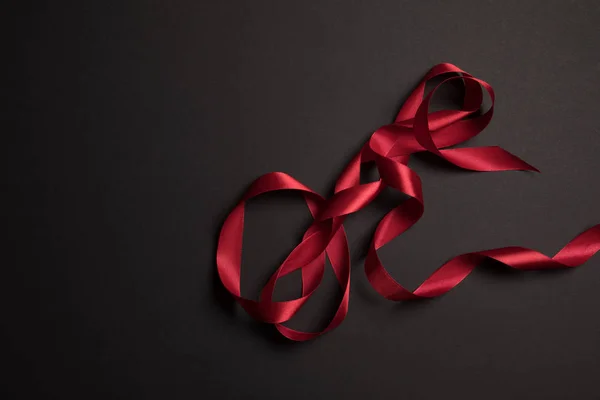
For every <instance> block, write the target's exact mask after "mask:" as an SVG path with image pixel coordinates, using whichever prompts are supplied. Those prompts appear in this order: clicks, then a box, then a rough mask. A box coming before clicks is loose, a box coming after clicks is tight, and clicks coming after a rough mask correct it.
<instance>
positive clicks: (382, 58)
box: [0, 0, 600, 400]
mask: <svg viewBox="0 0 600 400" xmlns="http://www.w3.org/2000/svg"><path fill="white" fill-rule="evenodd" d="M44 3H45V4H44ZM3 14H4V16H8V18H9V19H10V20H11V21H10V22H11V24H10V25H8V26H9V32H8V34H7V35H5V38H8V40H9V42H10V43H9V46H8V47H5V49H4V50H5V52H4V54H5V58H4V62H3V63H4V64H5V65H8V67H9V68H10V67H13V68H11V72H9V73H6V74H4V76H3V80H5V83H4V84H3V87H4V88H5V89H3V92H4V93H3V97H4V98H5V100H7V101H8V104H7V106H6V107H3V110H2V119H3V126H4V128H3V137H4V140H5V143H6V142H7V143H8V146H3V147H4V148H5V150H6V149H8V152H9V155H8V157H5V163H7V164H8V165H7V167H6V169H5V170H6V171H7V172H8V173H9V176H8V178H5V179H4V182H3V186H4V187H5V189H6V190H5V191H4V192H5V193H6V195H3V197H4V199H3V203H5V206H4V207H3V220H4V221H5V222H4V223H3V224H2V225H3V227H4V229H5V230H6V233H8V234H9V236H10V240H9V241H8V242H5V246H6V251H4V252H3V253H5V255H4V258H3V261H2V266H3V269H4V270H5V271H6V274H7V275H8V277H9V278H8V277H5V278H2V281H3V284H4V285H3V286H6V287H5V288H4V289H3V290H2V296H3V299H2V309H3V310H2V318H1V319H0V320H1V321H2V330H3V335H4V340H3V342H2V343H3V346H5V347H6V348H7V350H6V351H3V353H2V356H1V358H2V361H3V362H4V363H6V364H7V366H8V367H9V373H8V374H6V373H5V374H4V375H3V377H2V381H3V389H4V391H6V392H8V393H9V395H8V396H5V397H3V398H7V399H8V398H39V399H54V398H55V399H70V398H78V399H93V398H102V399H112V398H115V399H116V398H119V399H121V398H122V399H138V398H139V399H202V398H215V399H216V398H223V399H265V400H266V399H286V400H288V399H289V400H295V399H334V398H351V399H362V398H371V399H383V398H386V399H389V398H405V399H411V400H412V399H490V400H492V399H532V398H533V399H567V398H577V399H598V398H600V388H599V387H598V376H599V375H600V361H599V359H600V319H599V318H598V306H599V305H600V300H599V293H600V258H599V257H598V256H597V257H595V258H593V259H592V260H590V261H589V262H588V263H587V264H586V265H584V266H583V267H581V268H578V269H576V270H572V271H566V272H551V273H517V272H513V271H510V270H507V269H506V268H503V267H502V266H496V265H483V266H482V267H481V268H479V269H478V270H477V271H476V272H475V273H473V274H472V275H471V276H470V277H469V278H468V279H467V280H466V281H465V282H463V283H462V284H461V285H460V286H459V287H458V288H456V289H455V290H454V291H452V292H451V293H449V294H448V295H447V296H444V297H442V298H439V299H436V300H432V301H428V302H421V303H403V304H394V303H392V302H387V301H385V300H383V299H382V298H380V297H378V295H377V294H376V293H375V292H374V291H373V290H372V289H371V288H370V286H369V285H368V283H367V281H366V279H365V276H364V272H363V262H362V259H361V257H362V256H363V254H364V252H365V248H366V244H367V242H368V240H369V238H370V236H371V235H372V233H373V229H374V226H375V224H376V222H377V221H378V220H379V218H380V217H381V216H382V215H383V214H384V213H385V212H386V211H387V210H389V209H390V207H391V205H392V204H395V203H394V199H393V198H384V199H382V200H381V201H378V202H377V203H376V204H373V205H371V206H369V207H368V209H366V210H363V211H362V212H360V213H359V214H357V215H355V216H353V217H351V218H349V220H348V222H347V224H346V229H347V231H348V234H349V240H350V246H351V251H352V256H353V282H352V294H351V301H350V312H349V314H348V317H347V319H346V321H345V322H344V323H343V324H342V325H341V326H340V327H339V328H338V329H337V330H335V331H334V332H332V333H330V334H328V335H326V336H324V337H322V338H320V339H318V340H315V341H312V342H308V343H304V344H294V343H290V342H286V341H285V340H282V339H280V338H278V337H277V335H275V334H274V330H273V329H272V328H271V327H270V326H265V325H261V324H258V323H256V322H253V321H251V320H250V319H249V318H248V317H247V316H245V314H244V313H243V312H242V311H241V310H240V309H238V308H237V306H234V305H233V304H232V303H231V301H230V298H229V297H228V296H227V294H226V293H225V291H224V290H223V289H222V288H221V286H220V284H219V283H218V280H217V277H216V274H215V269H216V268H215V263H214V253H215V247H216V238H217V234H218V230H219V228H220V225H221V223H222V221H223V219H224V218H225V216H226V214H227V212H228V211H229V210H230V209H231V207H232V206H233V205H234V204H235V202H236V201H237V199H238V198H239V196H240V195H241V193H242V192H243V190H244V189H245V188H246V187H247V185H248V184H249V183H250V182H251V181H252V180H253V179H254V178H256V177H258V176H259V175H261V174H263V173H266V172H269V171H275V170H280V171H285V172H288V173H290V174H292V175H293V176H295V177H297V178H298V179H300V180H301V181H302V182H304V183H305V184H307V185H309V186H310V187H312V188H313V189H315V190H317V191H319V192H321V193H323V194H327V195H329V194H330V190H331V188H332V185H333V182H334V180H335V178H336V177H337V175H338V174H339V172H340V171H341V168H342V167H343V166H344V165H345V163H346V162H347V161H348V160H349V159H350V157H351V156H352V155H353V154H354V153H355V152H356V151H357V150H358V149H359V148H360V146H361V144H362V143H363V142H364V141H365V140H366V139H367V138H368V136H369V135H370V132H372V131H373V130H374V129H376V128H377V127H379V126H380V125H383V124H386V123H389V122H390V121H391V120H392V118H393V117H394V116H395V113H396V112H397V110H398V108H399V106H400V105H401V103H402V102H403V101H404V99H405V97H406V96H407V94H408V93H409V91H410V90H411V89H412V88H413V87H414V85H415V84H416V83H417V82H418V80H419V79H420V78H421V76H422V75H423V74H424V73H425V72H426V71H427V70H428V69H429V68H430V67H431V66H432V65H434V64H436V63H439V62H444V61H447V62H452V63H455V64H457V65H458V66H460V67H461V68H464V69H465V70H467V71H469V72H470V73H472V74H474V75H475V76H477V77H480V78H482V79H484V80H486V81H488V82H489V83H491V84H492V85H493V86H494V88H495V90H496V93H497V96H498V101H497V109H496V114H495V116H494V119H493V121H492V123H491V125H490V126H489V127H488V129H486V130H485V132H484V133H482V134H481V135H480V136H478V137H477V138H475V139H474V140H472V141H471V142H470V144H475V145H500V146H502V147H504V148H505V149H507V150H509V151H511V152H513V153H514V154H516V155H518V156H520V157H522V158H523V159H525V160H526V161H528V162H529V163H531V164H533V165H535V166H536V167H538V168H539V169H540V170H541V171H542V174H532V173H518V172H515V173H510V172H508V173H488V174H477V173H468V172H461V171H458V170H457V169H453V168H449V167H447V166H446V165H444V164H441V163H439V162H435V160H433V161H432V160H431V157H429V158H427V157H425V158H421V159H415V160H414V161H413V162H412V164H411V165H412V166H414V167H415V169H416V170H417V171H418V172H419V174H420V175H421V177H422V179H423V183H424V194H425V201H426V211H425V215H424V217H423V219H422V220H421V221H420V222H419V223H418V224H417V225H416V226H415V227H414V228H413V229H411V230H410V231H409V232H408V233H407V234H405V235H403V236H402V237H401V238H399V239H397V240H395V241H394V242H393V243H391V244H390V245H388V246H387V247H385V248H384V249H383V250H382V251H381V254H382V259H383V261H384V263H385V265H386V266H387V267H388V269H389V270H390V271H391V272H392V273H393V274H394V276H395V277H396V278H397V279H398V280H399V281H400V282H402V283H403V284H406V285H407V286H408V287H410V288H414V287H416V285H417V284H418V283H420V281H421V280H423V279H424V278H425V277H427V276H428V275H429V274H430V273H431V272H432V271H433V270H434V269H435V268H437V267H438V266H439V265H440V264H441V263H442V262H443V261H445V260H446V259H448V258H449V257H451V256H453V255H456V254H460V253H462V252H466V251H471V250H483V249H487V248H493V247H500V246H506V245H521V246H526V247H531V248H534V249H538V250H540V251H543V252H545V253H547V254H550V255H552V254H554V252H555V251H557V250H558V249H559V248H561V247H562V246H563V245H564V244H566V243H567V242H568V241H569V240H570V239H571V238H572V237H574V236H575V235H576V234H577V233H579V232H580V231H582V230H584V229H586V228H589V227H590V226H592V225H593V224H595V223H598V222H600V208H599V207H598V205H599V204H600V185H599V184H598V181H599V174H600V173H599V171H600V157H599V154H600V139H599V136H598V135H599V134H600V128H599V125H600V118H599V113H598V107H599V105H600V103H599V100H598V99H599V88H600V52H599V51H598V49H599V48H600V33H599V32H600V31H599V28H598V26H600V2H598V1H596V0H589V1H542V0H540V1H524V0H520V1H500V0H497V1H481V0H478V1H471V2H466V1H455V2H452V1H435V2H433V1H432V2H430V1H399V0H389V1H377V2H367V1H364V2H358V1H350V2H344V1H322V0H321V1H311V2H307V1H302V2H293V3H292V2H279V1H271V2H262V1H259V2H257V1H248V2H245V1H234V2H232V1H212V2H204V1H195V0H187V1H183V0H180V1H162V2H159V1H137V2H134V1H127V2H122V1H110V2H109V1H96V2H91V1H88V2H84V1H73V2H71V4H61V3H60V2H38V3H37V4H26V2H18V3H17V5H15V6H9V9H8V10H5V12H4V13H3ZM5 26H7V25H5ZM13 51H15V53H14V56H13V53H12V52H13ZM6 89H8V90H6ZM451 92H452V91H451V90H449V91H448V95H449V96H450V95H451ZM442 97H443V96H442ZM308 221H309V220H308V212H307V211H306V209H305V206H304V205H303V203H302V201H301V200H300V199H299V198H295V197H293V196H281V195H276V196H270V197H265V198H261V199H259V200H257V201H255V202H253V203H251V204H250V205H249V207H248V214H247V225H246V235H245V248H244V251H245V252H244V267H243V280H242V288H243V289H242V290H243V293H244V294H245V295H247V296H256V295H257V293H258V290H259V288H260V286H261V284H262V283H263V282H264V279H265V277H266V276H268V274H269V273H270V271H272V270H273V268H274V267H276V265H277V262H278V261H281V260H282V257H284V256H285V255H286V254H287V252H288V251H289V250H291V248H292V247H293V246H294V244H295V243H297V241H298V240H299V236H300V234H301V233H302V231H303V229H304V228H305V227H306V224H307V223H308ZM13 275H15V276H14V278H16V279H13ZM297 291H298V285H297V281H294V280H293V279H291V280H286V282H285V284H284V288H283V291H282V293H283V292H287V293H283V294H282V295H285V294H287V295H292V294H294V293H297ZM338 292H339V290H338V289H337V287H336V284H335V281H334V280H333V278H332V274H331V273H329V272H328V276H327V280H326V282H325V285H324V286H323V287H322V288H321V290H319V293H318V294H317V297H318V298H316V299H314V301H311V303H310V304H309V306H308V307H307V309H306V310H303V311H302V313H301V315H299V316H298V318H297V319H295V320H294V321H293V323H292V326H293V327H298V328H306V329H310V328H318V327H319V326H322V324H323V322H324V319H323V317H320V316H319V315H321V314H323V313H325V315H326V313H327V312H328V311H330V310H331V308H332V305H334V302H335V300H336V298H337V297H336V296H337V295H338V294H339V293H338Z"/></svg>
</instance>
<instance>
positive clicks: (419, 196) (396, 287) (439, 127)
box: [216, 63, 600, 341]
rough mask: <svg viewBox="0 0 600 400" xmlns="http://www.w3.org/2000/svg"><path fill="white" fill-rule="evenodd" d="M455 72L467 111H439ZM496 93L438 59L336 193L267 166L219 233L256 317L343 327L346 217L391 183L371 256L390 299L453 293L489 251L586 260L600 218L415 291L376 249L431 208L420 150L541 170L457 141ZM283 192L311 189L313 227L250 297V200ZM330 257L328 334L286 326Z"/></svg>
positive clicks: (539, 263)
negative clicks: (291, 280) (547, 248)
mask: <svg viewBox="0 0 600 400" xmlns="http://www.w3.org/2000/svg"><path fill="white" fill-rule="evenodd" d="M440 75H444V76H445V79H444V80H443V81H442V82H441V83H439V84H438V85H437V86H436V87H435V88H434V89H433V90H432V91H431V92H430V93H429V94H427V95H426V94H425V86H426V84H427V82H428V81H430V80H431V79H433V78H435V77H437V76H440ZM454 80H459V81H460V82H461V83H462V84H463V85H464V95H463V104H462V107H461V108H460V109H459V110H441V111H434V112H430V110H429V108H430V102H431V99H432V97H433V95H434V94H435V92H436V91H437V90H438V89H439V88H440V87H441V86H442V85H444V84H446V83H448V82H451V81H454ZM483 90H485V91H486V92H487V93H488V95H489V97H490V99H491V101H492V105H491V107H490V108H489V109H488V110H487V111H485V112H482V111H481V108H482V103H483ZM494 101H495V94H494V90H493V89H492V87H491V86H490V85H489V84H488V83H487V82H485V81H483V80H481V79H478V78H475V77H473V76H472V75H470V74H469V73H467V72H465V71H463V70H461V69H460V68H458V67H456V66H455V65H452V64H448V63H443V64H438V65H436V66H434V67H433V68H432V69H431V70H430V71H429V72H428V73H427V74H426V75H425V76H424V77H423V79H422V80H421V81H420V82H419V84H418V85H417V87H416V88H415V89H414V90H413V92H412V93H411V94H410V96H409V97H408V99H407V101H406V102H405V103H404V105H403V106H402V108H401V109H400V111H399V113H398V116H397V117H396V119H395V121H394V123H392V124H390V125H385V126H382V127H381V128H379V129H377V130H376V131H375V132H374V133H373V134H372V136H371V137H370V139H369V140H368V141H367V143H365V144H364V146H363V147H362V149H361V150H360V151H359V153H358V154H357V155H356V156H355V157H354V158H353V159H352V160H351V161H350V163H349V164H348V165H347V166H346V168H345V169H344V170H343V172H342V174H341V175H340V176H339V178H338V180H337V182H336V185H335V190H334V194H333V196H331V197H330V198H328V199H325V198H323V197H322V196H321V195H319V194H318V193H316V192H314V191H313V190H311V189H310V188H308V187H307V186H305V185H304V184H302V183H301V182H299V181H297V180H296V179H294V178H293V177H291V176H290V175H288V174H285V173H283V172H271V173H267V174H265V175H263V176H261V177H259V178H258V179H256V180H255V181H254V182H253V183H252V185H251V186H250V188H249V189H248V190H247V191H246V193H245V195H244V196H243V198H242V200H241V201H240V202H239V203H238V204H237V205H236V206H235V207H234V209H233V210H232V211H231V213H230V214H229V215H228V216H227V218H226V220H225V222H224V223H223V227H222V229H221V234H220V236H219V242H218V246H217V254H216V258H217V269H218V273H219V277H220V279H221V281H222V283H223V285H224V286H225V288H226V289H227V290H228V291H229V292H230V293H231V295H232V296H233V297H234V299H235V300H236V301H237V302H238V303H239V304H240V305H241V306H242V307H243V308H244V309H245V310H246V312H248V313H249V314H250V315H251V316H252V317H253V318H255V319H257V320H259V321H263V322H267V323H271V324H274V325H275V327H276V328H277V330H279V332H280V333H281V334H282V335H284V336H285V337H287V338H289V339H291V340H296V341H305V340H309V339H312V338H315V337H317V336H320V335H322V334H324V333H326V332H328V331H330V330H332V329H335V328H336V327H337V326H339V324H340V323H341V322H342V321H343V320H344V318H345V317H346V314H347V313H348V302H349V296H350V256H349V250H348V241H347V238H346V232H345V231H344V226H343V222H344V219H345V218H346V216H347V215H349V214H352V213H355V212H357V211H360V210H361V209H362V208H364V207H365V206H366V205H368V204H369V203H370V202H371V201H373V199H375V198H376V197H377V196H378V195H379V193H380V192H381V191H382V190H383V189H384V188H385V187H391V188H393V189H395V190H398V191H400V192H402V193H404V194H405V195H407V196H408V199H407V200H405V201H403V202H402V203H400V204H399V205H398V206H397V207H395V208H394V209H392V210H391V211H390V212H388V213H387V214H386V215H385V216H384V217H383V218H382V219H381V221H380V222H379V224H378V226H377V228H376V230H375V234H374V235H373V240H372V241H371V244H370V246H369V249H368V253H367V256H366V260H365V272H366V274H367V278H368V280H369V282H370V283H371V285H372V286H373V288H374V289H375V290H376V291H377V292H378V293H379V294H381V295H382V296H383V297H385V298H387V299H389V300H394V301H400V300H414V299H420V298H431V297H437V296H440V295H442V294H445V293H446V292H448V291H449V290H451V289H452V288H454V287H455V286H456V285H458V284H459V283H460V282H462V280H463V279H465V278H466V277H467V276H468V275H469V274H470V273H471V271H473V270H474V269H475V267H476V266H477V265H479V264H481V263H482V261H484V260H485V259H487V258H489V259H493V260H496V261H499V262H501V263H503V264H505V265H507V266H508V267H511V268H515V269H520V270H532V269H537V270H542V269H555V268H572V267H576V266H579V265H581V264H583V263H585V262H586V261H587V260H588V259H589V258H591V257H592V256H593V255H594V254H595V253H596V252H598V251H599V250H600V225H596V226H594V227H592V228H590V229H588V230H586V231H584V232H583V233H581V234H579V235H578V236H577V237H576V238H574V239H573V240H571V241H570V242H569V243H568V244H567V245H566V246H565V247H564V248H563V249H561V250H560V251H559V252H558V253H557V254H556V255H555V256H554V257H547V256H545V255H544V254H541V253H539V252H537V251H534V250H531V249H526V248H523V247H514V246H513V247H502V248H498V249H492V250H485V251H478V252H472V253H466V254H461V255H459V256H456V257H454V258H452V259H450V260H449V261H447V262H446V263H445V264H444V265H442V266H441V267H439V268H438V269H437V270H436V271H435V272H433V274H431V275H430V276H429V277H428V278H427V279H425V281H424V282H423V283H422V284H421V285H420V286H419V287H418V288H417V289H415V290H414V291H410V290H407V289H405V288H404V287H403V286H402V285H400V284H399V283H398V282H397V281H396V280H395V279H394V278H393V277H392V276H391V275H390V274H389V273H388V271H387V270H386V269H385V267H384V266H383V265H382V263H381V260H380V259H379V256H378V255H377V250H379V249H380V248H381V247H383V246H385V245H386V244H387V243H389V242H390V241H391V240H392V239H394V238H396V237H397V236H399V235H401V234H402V233H403V232H405V231H406V230H407V229H409V228H410V227H411V226H412V225H414V224H415V223H416V222H417V221H418V220H419V219H420V218H421V216H422V215H423V211H424V202H423V191H422V187H421V179H420V177H419V175H417V173H416V172H414V171H413V170H412V169H411V168H409V167H408V161H409V158H410V155H411V154H413V153H417V152H422V151H427V152H430V153H433V154H435V155H436V156H438V157H440V158H443V159H444V160H446V161H447V162H449V163H451V164H454V165H455V166H457V167H459V168H463V169H467V170H472V171H481V172H491V171H510V170H520V171H534V172H539V171H538V170H537V169H536V168H535V167H533V166H531V165H529V164H528V163H526V162H525V161H523V160H521V159H520V158H518V157H517V156H515V155H513V154H511V153H509V152H508V151H506V150H504V149H502V148H500V147H497V146H488V147H464V148H449V147H451V146H454V145H457V144H459V143H462V142H464V141H466V140H468V139H470V138H472V137H474V136H476V135H478V134H479V133H480V132H481V131H482V130H483V129H485V127H486V126H487V125H488V124H489V123H490V121H491V119H492V115H493V112H494ZM369 162H374V163H375V165H376V166H377V170H378V171H379V176H380V178H379V180H377V181H375V182H369V183H364V184H361V183H360V173H361V168H362V166H363V164H365V163H369ZM278 190H291V191H294V192H297V193H299V194H300V195H301V196H303V198H304V200H305V201H306V204H307V206H308V209H309V211H310V213H311V215H312V216H313V219H314V222H313V223H312V225H310V227H309V228H308V229H307V230H306V232H305V233H304V236H303V238H302V241H301V242H300V243H299V244H298V246H296V248H294V249H293V250H292V251H291V252H290V254H289V255H288V257H287V258H286V259H285V260H284V261H283V263H282V264H281V266H279V268H278V269H277V270H276V271H275V272H274V274H273V275H272V276H271V278H270V279H269V280H268V282H267V283H266V285H265V286H264V288H263V290H262V291H261V294H260V298H259V300H251V299H247V298H244V297H242V296H241V292H240V271H241V260H242V237H243V229H244V212H245V211H244V207H245V204H246V202H247V201H248V200H250V199H252V198H253V197H256V196H259V195H261V194H263V193H267V192H272V191H278ZM325 257H328V258H329V261H330V263H331V266H332V268H333V271H334V273H335V276H336V278H337V281H338V283H339V285H340V286H341V288H342V291H343V295H342V298H341V300H340V303H339V306H338V308H337V311H336V312H335V314H334V315H333V317H332V319H331V321H330V322H329V324H328V325H327V326H326V327H325V329H323V330H321V331H319V332H303V331H298V330H294V329H291V328H289V327H287V326H285V325H283V323H284V322H286V321H289V320H290V319H291V318H292V317H293V316H294V314H295V313H296V312H297V311H298V310H299V309H300V308H301V307H302V306H303V305H304V304H305V303H306V301H307V300H308V299H309V298H310V296H311V295H312V294H313V293H314V292H315V290H316V289H317V287H318V286H319V285H320V283H321V281H322V279H323V274H324V271H325ZM296 270H300V271H301V274H302V293H301V296H300V297H298V298H296V299H293V300H287V301H273V292H274V290H275V285H276V284H277V281H278V279H279V278H281V277H283V276H285V275H287V274H289V273H291V272H293V271H296Z"/></svg>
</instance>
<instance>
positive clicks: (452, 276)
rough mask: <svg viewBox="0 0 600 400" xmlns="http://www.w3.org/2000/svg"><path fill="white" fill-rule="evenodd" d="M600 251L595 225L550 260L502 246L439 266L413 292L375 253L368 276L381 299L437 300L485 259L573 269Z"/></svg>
mask: <svg viewBox="0 0 600 400" xmlns="http://www.w3.org/2000/svg"><path fill="white" fill-rule="evenodd" d="M598 251H600V225H596V226H594V227H592V228H590V229H588V230H586V231H584V232H583V233H581V234H579V235H578V236H577V237H576V238H575V239H573V240H572V241H571V242H569V243H568V244H567V245H566V246H565V247H563V248H562V249H561V250H560V251H559V252H558V253H557V254H556V255H555V256H554V257H552V258H550V257H547V256H546V255H544V254H542V253H539V252H537V251H535V250H531V249H526V248H524V247H502V248H499V249H493V250H486V251H480V252H475V253H466V254H461V255H459V256H456V257H454V258H452V259H451V260H449V261H448V262H446V263H445V264H444V265H442V266H441V267H439V268H438V269H437V270H436V271H435V272H434V273H433V274H431V275H430V276H429V277H428V278H427V279H425V281H423V283H422V284H421V285H420V286H419V287H418V288H417V289H416V290H414V291H413V292H411V291H409V290H407V289H405V288H404V287H402V286H401V285H400V284H399V283H398V282H396V281H395V280H394V279H393V278H392V277H391V276H390V275H389V274H388V273H387V271H386V270H385V269H384V268H383V267H382V266H381V263H380V262H379V259H378V258H373V257H377V254H376V253H372V254H371V253H370V257H371V258H368V259H367V264H368V267H367V268H368V273H367V276H368V278H369V281H370V282H371V285H373V288H374V289H375V290H377V292H379V294H381V295H382V296H383V297H385V298H387V299H389V300H394V301H399V300H415V299H420V298H431V297H438V296H441V295H443V294H445V293H446V292H448V291H450V290H451V289H453V288H454V287H456V286H457V285H458V284H459V283H461V282H462V281H463V280H464V279H465V278H466V277H467V276H468V275H469V274H470V273H471V272H472V271H473V270H474V269H475V267H477V265H479V264H481V263H482V261H484V260H485V259H486V258H490V259H493V260H496V261H498V262H501V263H502V264H504V265H506V266H508V267H510V268H514V269H520V270H544V269H558V268H573V267H578V266H580V265H582V264H584V263H585V262H586V261H587V260H589V259H590V258H591V257H592V256H593V255H594V254H596V253H597V252H598Z"/></svg>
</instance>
